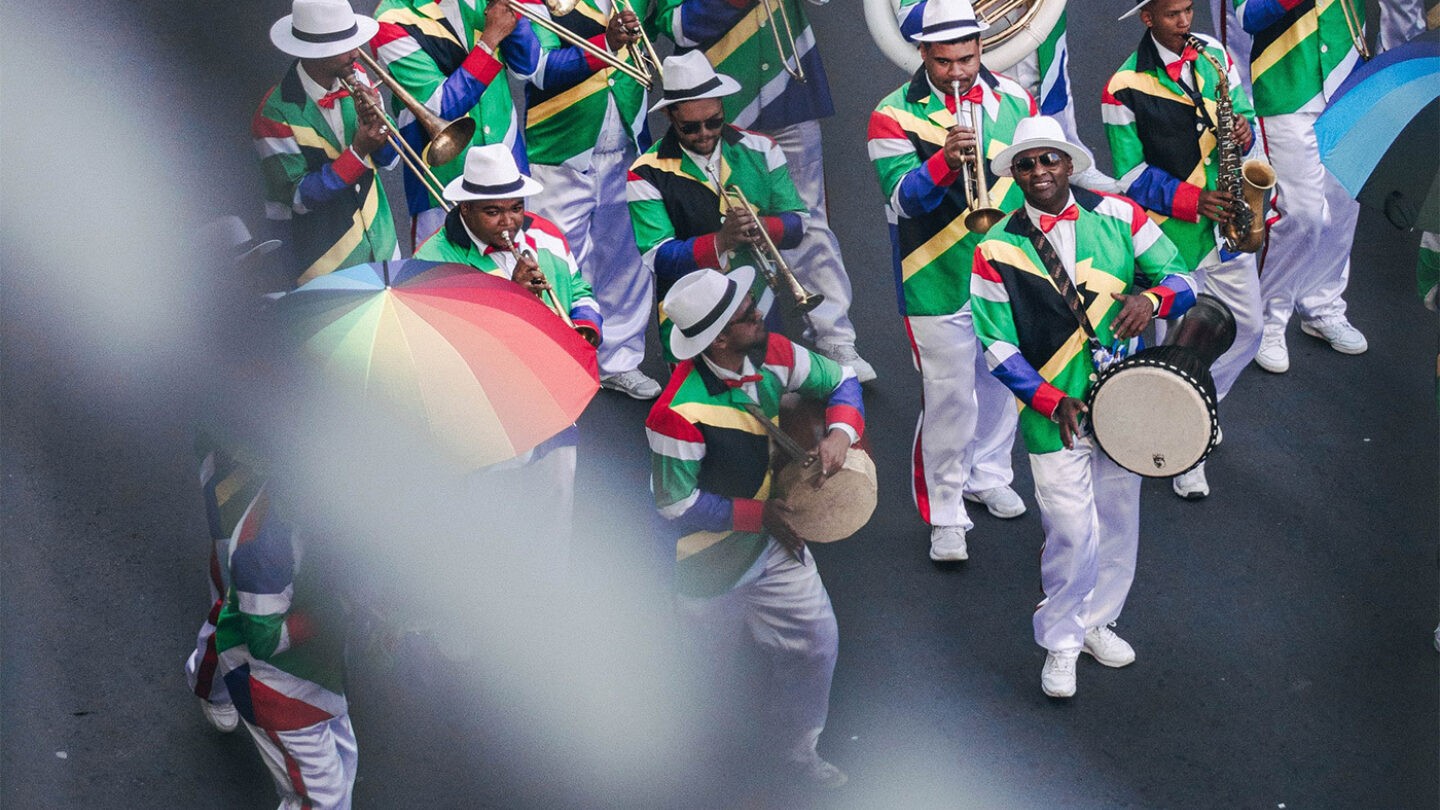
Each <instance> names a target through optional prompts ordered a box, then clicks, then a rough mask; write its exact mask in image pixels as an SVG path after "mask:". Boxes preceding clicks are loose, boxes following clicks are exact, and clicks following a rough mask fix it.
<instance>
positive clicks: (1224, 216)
mask: <svg viewBox="0 0 1440 810" xmlns="http://www.w3.org/2000/svg"><path fill="white" fill-rule="evenodd" d="M1199 208H1200V216H1202V217H1209V218H1211V219H1213V220H1215V221H1216V222H1218V223H1220V224H1222V225H1223V224H1225V223H1227V222H1229V221H1230V218H1231V217H1233V216H1234V215H1235V197H1234V195H1232V194H1230V193H1229V192H1225V191H1202V192H1200V206H1199Z"/></svg>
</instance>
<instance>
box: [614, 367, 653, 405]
mask: <svg viewBox="0 0 1440 810" xmlns="http://www.w3.org/2000/svg"><path fill="white" fill-rule="evenodd" d="M600 386H601V387H602V388H609V389H610V390H611V391H619V392H620V393H622V394H625V395H627V396H629V397H632V398H634V399H654V398H656V397H658V396H660V391H661V390H662V389H661V388H660V383H658V382H655V381H654V380H652V379H650V378H649V377H648V376H646V374H645V372H643V371H641V370H640V369H638V368H632V369H630V370H629V371H622V372H620V373H619V374H607V375H605V376H604V377H601V378H600Z"/></svg>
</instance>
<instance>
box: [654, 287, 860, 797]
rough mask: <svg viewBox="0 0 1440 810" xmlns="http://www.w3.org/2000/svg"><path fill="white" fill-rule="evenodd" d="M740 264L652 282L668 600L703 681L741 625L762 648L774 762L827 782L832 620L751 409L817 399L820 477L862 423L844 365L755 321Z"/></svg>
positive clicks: (836, 776)
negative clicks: (660, 319) (665, 354)
mask: <svg viewBox="0 0 1440 810" xmlns="http://www.w3.org/2000/svg"><path fill="white" fill-rule="evenodd" d="M754 275H755V270H754V269H753V268H750V267H739V268H736V269H734V270H731V271H730V273H729V274H722V273H720V272H718V271H716V270H713V269H709V268H706V269H701V270H697V271H695V272H693V273H689V274H687V275H685V276H683V277H681V278H680V279H679V280H678V281H676V282H675V284H674V286H673V287H671V288H670V291H669V292H668V293H667V294H666V295H665V301H664V306H665V311H666V312H667V313H668V314H669V316H670V319H671V321H672V323H673V324H674V329H673V330H672V331H671V332H670V334H669V336H668V342H669V348H670V350H671V351H672V352H673V353H674V355H675V356H676V357H678V358H680V363H679V365H677V366H676V367H675V370H674V372H673V373H672V375H671V377H670V383H669V384H668V385H667V386H666V387H665V391H664V393H662V394H661V395H660V399H659V400H658V401H657V402H656V403H655V406H654V408H652V409H651V411H650V417H649V419H647V420H646V422H645V433H646V436H647V437H648V438H649V441H650V454H651V455H650V457H651V482H650V485H651V490H652V491H653V492H654V493H655V505H656V507H657V509H658V510H659V512H660V515H661V517H663V518H665V520H666V521H668V523H669V524H670V525H671V526H673V527H674V528H675V529H676V534H677V535H678V536H679V540H678V543H677V545H676V552H675V558H676V564H675V585H676V590H677V592H678V593H677V595H676V597H675V606H676V612H677V613H678V617H679V620H680V624H681V626H682V628H683V629H684V631H685V635H686V636H687V638H688V640H689V641H690V643H692V644H694V645H695V646H696V647H697V648H700V650H699V651H700V653H701V656H700V658H699V661H700V663H701V665H702V666H703V667H705V668H706V669H707V671H708V672H709V675H708V677H707V679H706V680H707V682H709V683H712V684H725V683H728V682H731V681H732V680H733V679H731V678H725V677H721V676H719V675H717V674H716V673H715V672H714V669H715V668H717V667H719V668H724V667H728V666H732V665H733V664H734V662H735V661H737V660H738V659H740V658H741V655H740V652H741V649H740V647H741V645H742V644H743V637H744V634H745V633H747V632H748V633H749V635H750V637H751V638H752V639H753V640H754V642H755V643H756V644H759V645H760V646H761V647H762V648H763V650H764V652H765V653H766V655H767V656H768V658H769V659H770V662H771V669H770V671H771V676H770V677H771V688H770V689H769V690H768V694H769V696H770V699H771V704H770V705H771V709H770V716H771V718H772V719H771V722H772V723H773V725H774V726H775V727H776V728H775V730H776V732H777V739H778V740H780V742H781V744H782V745H783V746H784V748H783V750H782V751H781V752H780V755H781V757H783V759H784V760H785V764H786V765H788V766H789V767H790V768H792V769H793V770H794V772H795V774H796V775H798V776H799V777H800V778H801V779H804V780H806V781H807V782H809V783H812V784H814V785H816V786H819V787H839V786H840V785H843V784H844V783H845V782H846V779H847V777H846V776H845V773H844V772H843V771H841V770H840V769H839V768H836V767H835V766H834V765H831V764H830V763H828V762H826V761H825V760H823V759H821V758H820V755H819V754H818V753H816V751H815V745H816V742H817V741H818V740H819V738H820V732H821V731H822V730H823V729H824V726H825V718H826V715H827V714H828V713H829V705H830V680H831V676H832V675H833V673H834V671H835V656H836V651H837V648H838V644H839V631H838V629H837V628H836V624H835V613H834V611H833V609H832V608H831V606H830V596H829V594H827V593H826V592H825V585H824V584H823V583H822V582H821V581H820V574H819V572H818V571H816V569H815V565H814V560H813V558H812V557H811V556H810V554H809V553H808V551H807V549H806V547H805V541H806V538H805V537H804V536H802V534H801V532H799V531H797V529H796V527H795V524H794V523H793V522H792V520H793V515H792V513H791V512H790V511H789V510H788V509H787V507H786V505H785V502H784V501H783V500H780V499H778V498H774V497H771V491H770V484H771V472H770V437H769V433H768V427H767V425H766V424H764V423H762V422H761V419H760V414H762V413H763V415H764V418H765V419H766V420H768V421H772V422H773V420H775V418H776V417H777V416H778V415H779V412H780V397H781V396H783V395H784V394H786V393H792V392H793V393H798V394H800V395H801V396H803V397H807V398H813V399H819V400H824V401H826V402H827V403H828V405H827V408H826V413H825V425H826V431H827V432H826V435H825V438H824V439H823V440H821V442H820V446H819V448H818V451H817V453H818V456H819V460H818V462H817V463H818V464H820V465H821V469H820V473H821V475H822V476H823V478H824V479H828V478H829V477H830V476H831V475H833V474H834V473H835V472H837V471H838V470H839V469H840V467H841V466H842V465H843V464H844V459H845V455H846V453H847V451H848V450H849V448H850V446H851V445H852V444H853V443H855V442H856V441H858V440H859V438H860V434H861V433H862V432H863V431H864V429H865V421H864V418H865V417H864V407H865V406H864V404H863V403H862V401H861V396H860V383H859V381H858V380H856V378H855V372H854V371H853V370H851V369H850V368H849V367H848V366H841V365H840V364H839V363H836V362H835V361H833V360H831V359H829V358H828V357H824V356H822V355H819V354H816V353H814V352H810V351H808V350H806V349H805V348H804V347H802V346H798V345H795V344H793V343H791V342H790V341H789V340H787V339H785V338H784V337H781V336H779V335H768V334H767V333H766V329H765V323H764V321H763V319H762V318H761V317H760V314H759V311H758V309H757V307H756V302H755V297H754V294H753V293H752V292H751V282H752V280H753V278H754ZM747 406H748V407H747ZM757 406H758V407H757ZM822 480H823V479H822Z"/></svg>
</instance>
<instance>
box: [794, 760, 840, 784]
mask: <svg viewBox="0 0 1440 810" xmlns="http://www.w3.org/2000/svg"><path fill="white" fill-rule="evenodd" d="M796 770H797V771H798V772H799V773H800V777H801V778H802V779H804V780H805V781H806V782H808V783H809V784H810V785H811V786H813V787H817V788H824V789H826V790H831V789H834V788H838V787H842V786H843V785H844V784H845V783H846V782H849V781H850V777H849V776H846V775H845V772H844V771H842V770H840V769H839V768H837V767H835V766H834V765H831V764H830V763H828V762H826V761H825V760H823V759H821V758H820V756H819V755H818V754H817V755H816V756H815V758H814V759H813V760H811V761H809V762H799V763H796Z"/></svg>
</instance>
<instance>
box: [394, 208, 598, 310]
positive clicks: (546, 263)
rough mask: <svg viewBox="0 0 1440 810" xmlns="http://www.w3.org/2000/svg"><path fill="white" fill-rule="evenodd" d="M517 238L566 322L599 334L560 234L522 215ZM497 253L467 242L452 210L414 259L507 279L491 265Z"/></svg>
mask: <svg viewBox="0 0 1440 810" xmlns="http://www.w3.org/2000/svg"><path fill="white" fill-rule="evenodd" d="M517 238H518V241H519V242H520V243H521V244H524V245H525V246H527V247H528V248H530V251H531V252H532V253H534V254H535V260H536V262H538V263H539V265H540V270H541V271H542V272H544V273H545V278H546V279H547V280H549V282H550V286H552V287H554V288H555V300H556V301H558V302H559V303H560V306H562V307H564V308H565V311H566V312H568V313H570V320H572V321H574V322H575V325H576V326H591V327H593V328H594V329H595V331H596V332H597V333H600V325H601V318H600V307H599V305H598V304H596V303H595V296H594V294H593V293H592V292H591V291H590V284H589V283H588V282H586V281H585V277H584V276H582V275H580V265H579V264H577V263H576V262H575V256H574V255H572V254H571V253H570V245H569V243H568V242H566V241H565V235H564V234H562V233H560V229H559V228H558V227H556V226H555V223H553V222H551V221H550V220H548V219H545V218H544V217H542V216H539V215H537V214H532V213H530V212H529V211H526V212H525V219H524V224H523V225H522V226H521V229H520V233H519V234H517ZM498 252H503V251H499V250H498V249H497V248H494V247H485V246H482V245H477V244H475V242H474V241H473V240H471V239H470V234H469V232H468V231H466V230H465V224H464V223H463V222H461V221H460V209H459V207H456V208H455V210H453V211H451V212H450V213H449V214H448V215H446V217H445V226H444V227H443V228H441V229H440V230H439V231H437V232H436V233H435V235H434V236H431V237H430V238H429V239H426V240H425V242H424V243H423V244H421V245H420V247H419V248H418V249H416V251H415V258H417V259H424V260H425V261H430V262H457V263H459V264H464V265H468V266H470V267H473V268H475V269H476V270H479V271H480V272H482V273H489V274H490V275H492V276H500V277H501V278H507V279H508V278H510V272H509V271H508V270H504V269H502V268H501V267H500V265H499V264H498V263H496V261H495V258H494V255H493V254H495V253H498ZM601 334H603V333H601Z"/></svg>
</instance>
